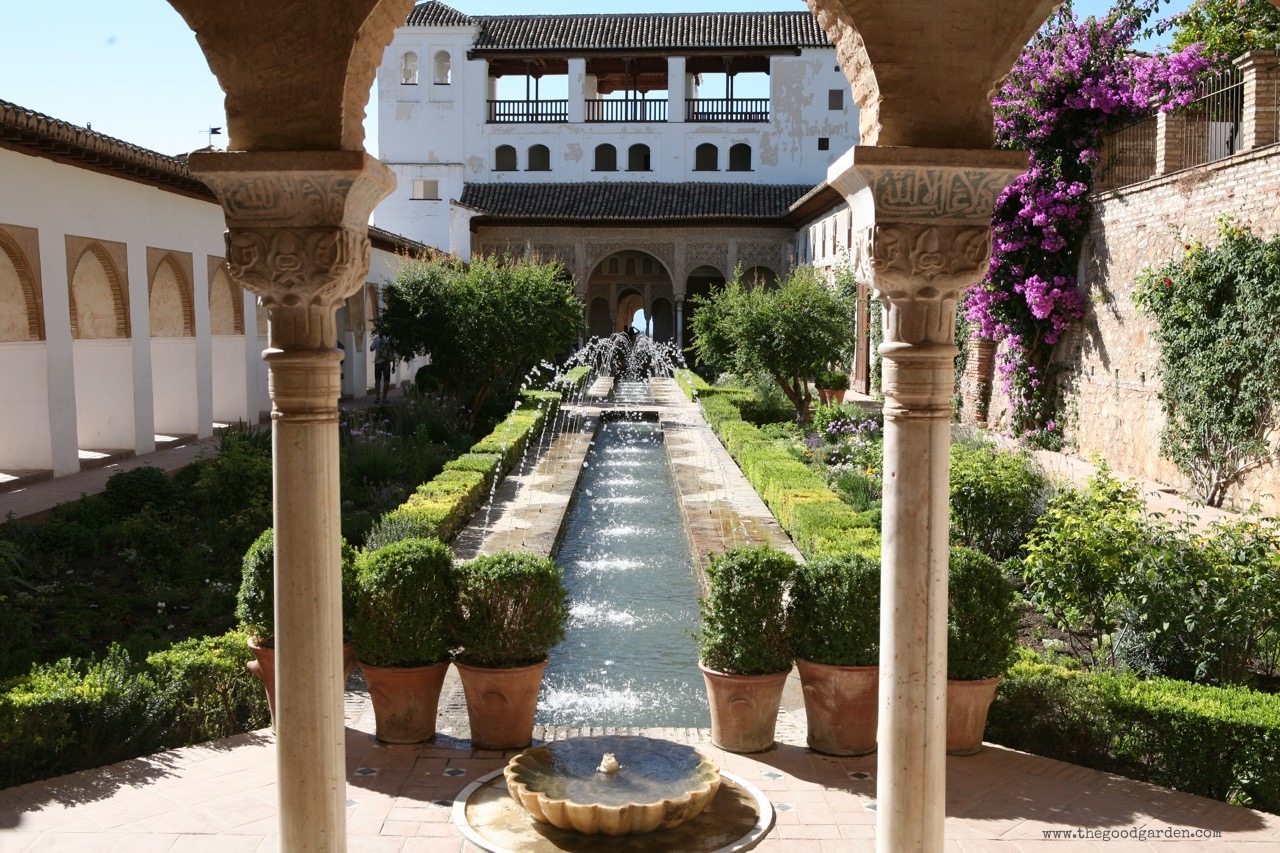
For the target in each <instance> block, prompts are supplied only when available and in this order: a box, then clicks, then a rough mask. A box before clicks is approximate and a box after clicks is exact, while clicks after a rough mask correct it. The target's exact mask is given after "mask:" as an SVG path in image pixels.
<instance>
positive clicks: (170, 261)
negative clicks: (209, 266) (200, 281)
mask: <svg viewBox="0 0 1280 853" xmlns="http://www.w3.org/2000/svg"><path fill="white" fill-rule="evenodd" d="M149 291H150V293H149V302H150V314H151V337H153V338H189V337H194V336H195V333H196V311H195V296H194V295H193V294H192V289H191V279H190V278H189V277H188V276H187V274H186V272H185V271H184V270H183V268H182V264H181V263H180V262H179V261H178V259H177V258H176V257H174V256H173V254H172V253H166V254H165V255H164V257H163V258H161V259H160V262H159V263H158V264H157V265H156V267H155V270H154V272H152V274H151V283H150V287H149Z"/></svg>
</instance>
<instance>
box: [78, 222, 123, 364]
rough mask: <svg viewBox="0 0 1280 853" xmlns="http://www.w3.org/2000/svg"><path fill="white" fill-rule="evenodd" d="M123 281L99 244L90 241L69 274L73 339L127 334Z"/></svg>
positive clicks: (101, 338)
mask: <svg viewBox="0 0 1280 853" xmlns="http://www.w3.org/2000/svg"><path fill="white" fill-rule="evenodd" d="M128 298H129V297H128V291H127V290H126V288H125V284H124V280H123V279H122V278H121V276H120V272H119V270H118V269H117V267H116V264H115V262H114V260H113V259H112V258H111V255H110V254H108V252H107V250H106V248H104V247H103V245H102V244H101V243H98V242H96V241H95V242H90V243H89V244H88V246H86V247H85V249H84V251H83V252H82V253H81V254H80V257H79V259H78V260H77V261H76V265H75V269H74V271H73V272H72V274H71V292H70V303H71V336H72V337H73V338H75V339H76V340H103V339H109V338H127V337H129V302H128Z"/></svg>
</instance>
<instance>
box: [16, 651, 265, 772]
mask: <svg viewBox="0 0 1280 853" xmlns="http://www.w3.org/2000/svg"><path fill="white" fill-rule="evenodd" d="M246 641H247V637H246V636H245V634H244V633H243V632H241V631H231V632H229V633H227V634H225V635H223V636H220V637H205V638H202V639H192V640H186V641H184V642H181V643H178V644H176V645H174V646H173V647H171V648H169V649H167V650H165V651H161V652H156V653H154V654H152V655H150V656H149V657H148V658H147V660H146V664H145V665H141V666H140V665H137V664H135V663H134V662H133V661H132V660H131V659H130V657H129V654H128V652H126V651H125V650H124V648H122V647H121V646H118V645H114V644H113V645H112V646H111V649H110V650H109V651H108V652H107V654H106V656H105V657H104V658H102V660H87V661H73V660H71V659H69V658H64V659H62V660H60V661H58V662H57V663H52V664H35V665H34V666H32V667H31V672H30V673H28V674H27V675H23V676H19V677H17V678H13V679H10V680H9V681H8V682H6V683H5V684H4V685H3V686H2V687H0V787H7V786H10V785H20V784H23V783H25V782H33V781H36V780H39V779H48V778H51V777H53V776H60V775H62V774H64V773H73V772H75V771H77V770H84V769H87V768H90V767H100V766H102V765H105V764H112V763H115V762H117V761H124V760H126V759H129V758H136V757H137V756H140V755H148V754H150V753H154V752H160V751H161V750H165V749H172V748H174V747H178V746H185V745H188V744H192V743H199V742H202V741H206V740H210V739H212V738H220V737H227V736H229V735H233V734H238V733H239V732H244V731H251V730H253V729H257V728H262V727H263V726H265V725H267V724H268V723H269V722H270V717H269V715H268V712H267V700H266V693H265V692H264V691H263V689H262V684H261V682H259V681H258V679H257V678H255V677H254V676H253V675H251V674H250V673H249V672H248V670H246V669H245V664H246V663H247V662H248V660H249V658H250V657H251V655H250V653H249V648H248V645H247V642H246Z"/></svg>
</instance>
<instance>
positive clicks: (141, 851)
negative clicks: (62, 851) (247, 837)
mask: <svg viewBox="0 0 1280 853" xmlns="http://www.w3.org/2000/svg"><path fill="white" fill-rule="evenodd" d="M181 837H182V836H180V835H171V834H168V833H160V832H157V833H150V834H146V835H144V834H141V833H130V834H128V835H119V836H115V838H116V842H115V843H114V844H112V845H111V846H110V847H107V846H105V845H104V846H103V847H102V848H101V849H102V850H103V851H104V853H168V851H170V850H172V849H173V845H174V844H175V843H176V842H177V840H178V839H179V838H181ZM258 838H261V836H257V837H255V840H254V844H255V846H254V847H251V848H249V849H250V850H256V849H257V846H256V845H257V839H258ZM0 849H3V848H0Z"/></svg>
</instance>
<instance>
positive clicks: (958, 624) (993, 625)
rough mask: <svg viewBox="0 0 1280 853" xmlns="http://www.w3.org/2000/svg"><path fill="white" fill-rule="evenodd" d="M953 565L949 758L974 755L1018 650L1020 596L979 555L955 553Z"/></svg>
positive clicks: (949, 612) (966, 551)
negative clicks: (998, 692) (992, 706)
mask: <svg viewBox="0 0 1280 853" xmlns="http://www.w3.org/2000/svg"><path fill="white" fill-rule="evenodd" d="M950 562H951V566H950V569H951V571H950V575H951V576H950V587H949V595H948V607H947V753H948V754H949V755H973V754H974V753H976V752H978V751H979V750H980V749H982V733H983V731H984V730H985V729H986V725H987V711H989V710H990V708H991V703H992V702H993V701H995V698H996V690H997V688H999V686H1000V679H1002V678H1003V677H1004V672H1005V670H1006V669H1007V668H1008V666H1009V662H1010V661H1011V660H1012V659H1013V653H1014V650H1015V648H1016V646H1017V642H1018V607H1017V591H1016V590H1015V589H1014V586H1013V584H1011V583H1010V582H1009V580H1008V579H1007V578H1006V577H1005V576H1004V574H1003V573H1002V572H1001V571H1000V567H999V566H998V565H996V562H995V561H994V560H992V559H991V558H990V557H988V556H987V555H986V554H983V553H981V552H980V551H975V550H973V549H972V548H952V549H951V561H950Z"/></svg>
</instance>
